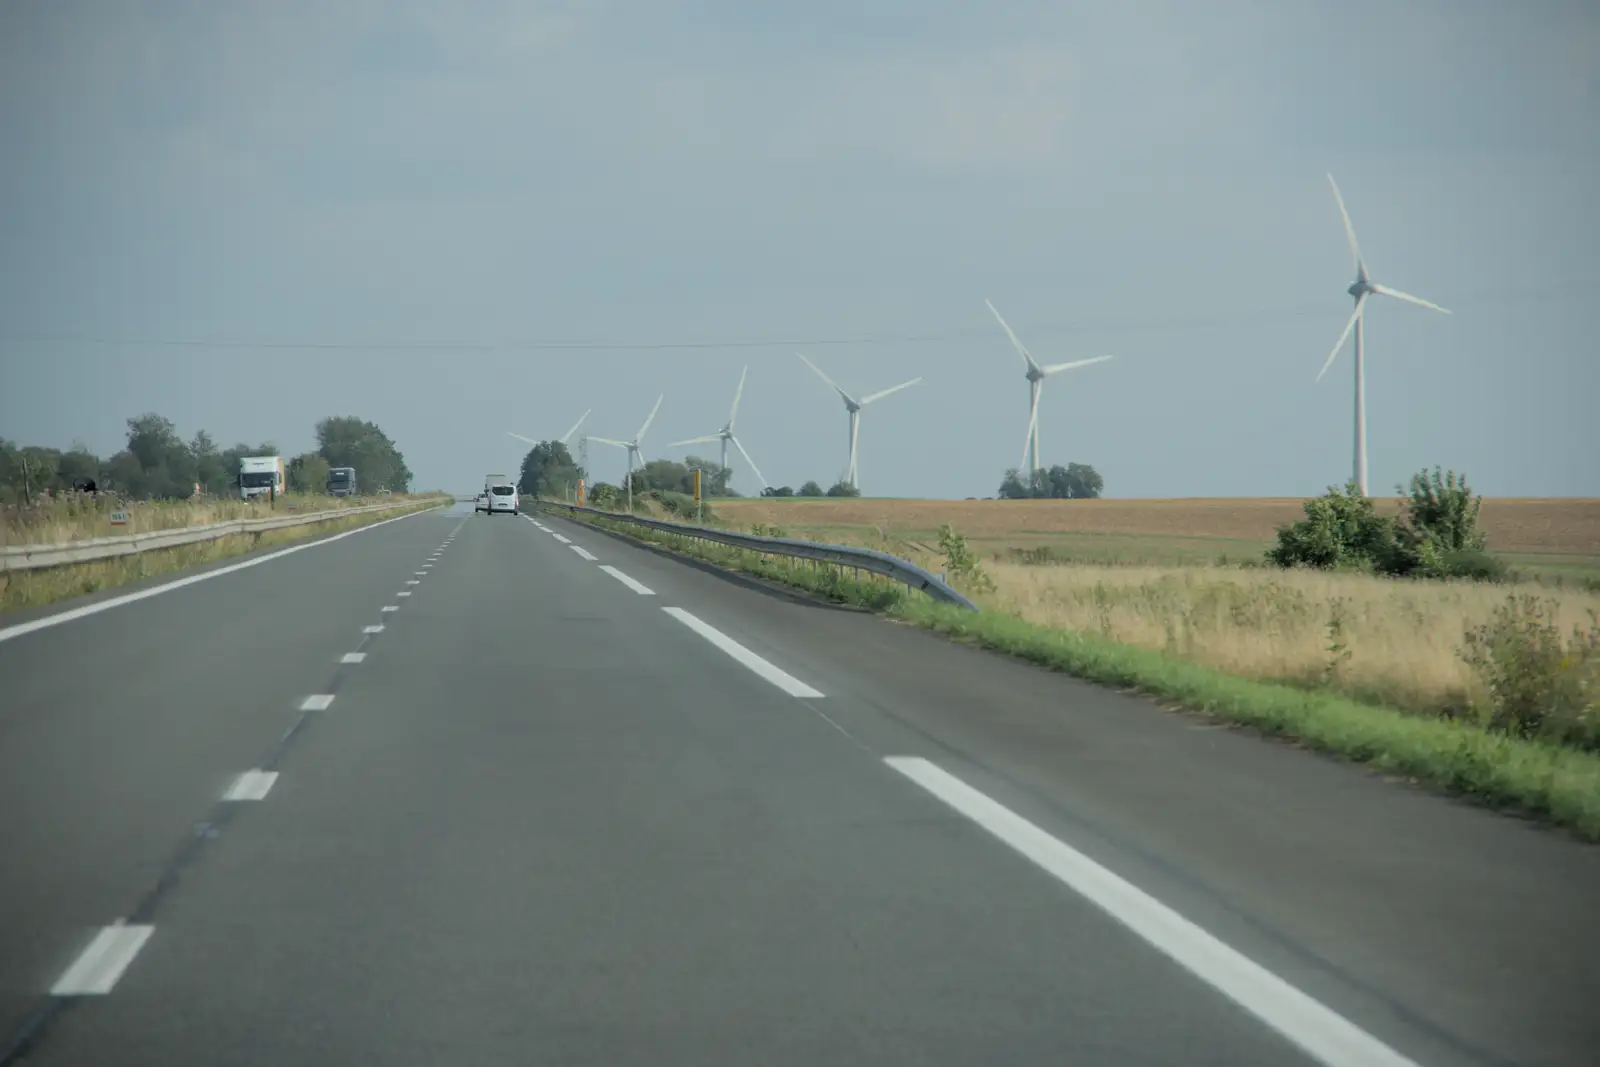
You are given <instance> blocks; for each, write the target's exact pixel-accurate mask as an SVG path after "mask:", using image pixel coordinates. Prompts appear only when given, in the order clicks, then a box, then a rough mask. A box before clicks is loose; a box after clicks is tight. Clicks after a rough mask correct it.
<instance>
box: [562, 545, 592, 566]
mask: <svg viewBox="0 0 1600 1067" xmlns="http://www.w3.org/2000/svg"><path fill="white" fill-rule="evenodd" d="M568 547H569V548H571V549H572V551H574V552H576V553H577V554H578V555H580V556H582V557H583V558H584V559H586V560H588V561H589V562H590V563H593V562H594V561H595V560H597V559H599V558H600V557H599V556H596V555H595V554H594V553H593V552H590V551H589V550H588V549H587V548H584V547H583V546H582V545H569V546H568Z"/></svg>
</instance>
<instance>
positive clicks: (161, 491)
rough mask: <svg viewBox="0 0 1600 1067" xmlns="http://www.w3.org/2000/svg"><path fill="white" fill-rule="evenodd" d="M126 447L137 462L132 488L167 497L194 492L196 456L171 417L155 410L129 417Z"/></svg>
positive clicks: (182, 495) (136, 490)
mask: <svg viewBox="0 0 1600 1067" xmlns="http://www.w3.org/2000/svg"><path fill="white" fill-rule="evenodd" d="M127 451H128V454H129V455H131V456H132V457H133V459H134V461H135V462H137V463H138V465H139V474H138V476H137V478H134V479H132V480H133V481H134V482H136V483H137V484H138V486H139V488H137V489H132V491H133V492H135V493H138V494H139V495H141V496H152V497H167V498H182V497H187V496H189V495H191V494H192V493H193V492H194V482H195V459H194V456H193V454H192V453H191V452H190V451H189V446H188V445H186V444H184V442H183V438H181V437H179V436H178V431H177V427H175V426H174V425H173V424H172V420H171V419H168V418H166V417H165V416H162V415H157V414H156V413H154V412H147V413H145V414H143V415H139V416H136V417H135V418H131V419H129V420H128V449H127ZM130 473H131V472H130ZM130 488H131V487H130Z"/></svg>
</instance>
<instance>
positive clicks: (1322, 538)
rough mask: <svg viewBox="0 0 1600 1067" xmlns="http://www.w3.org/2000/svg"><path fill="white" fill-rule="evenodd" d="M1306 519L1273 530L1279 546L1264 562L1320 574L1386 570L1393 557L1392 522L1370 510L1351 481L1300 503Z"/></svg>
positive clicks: (1370, 505)
mask: <svg viewBox="0 0 1600 1067" xmlns="http://www.w3.org/2000/svg"><path fill="white" fill-rule="evenodd" d="M1305 513H1306V517H1305V518H1304V519H1303V520H1301V521H1300V522H1297V523H1293V524H1292V525H1289V526H1280V527H1278V544H1277V546H1276V547H1274V548H1272V549H1270V550H1268V552H1267V559H1268V560H1269V561H1270V562H1272V563H1276V564H1277V565H1278V566H1280V567H1317V568H1319V569H1322V570H1362V571H1374V570H1377V571H1381V570H1386V569H1387V567H1388V565H1389V563H1390V561H1391V560H1392V559H1393V558H1394V555H1395V528H1394V523H1393V522H1391V521H1390V520H1389V519H1386V518H1384V517H1383V516H1381V515H1379V514H1378V513H1377V512H1376V511H1374V510H1373V507H1372V501H1371V500H1368V499H1367V498H1366V497H1364V496H1362V495H1361V490H1360V489H1358V488H1357V487H1356V484H1355V482H1351V483H1349V484H1348V485H1346V486H1345V487H1344V488H1343V489H1339V488H1336V487H1329V489H1328V491H1327V492H1326V493H1325V494H1323V495H1322V496H1319V497H1317V498H1316V499H1314V500H1308V501H1306V502H1305Z"/></svg>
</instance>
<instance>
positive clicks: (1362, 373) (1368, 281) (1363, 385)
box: [1317, 174, 1450, 496]
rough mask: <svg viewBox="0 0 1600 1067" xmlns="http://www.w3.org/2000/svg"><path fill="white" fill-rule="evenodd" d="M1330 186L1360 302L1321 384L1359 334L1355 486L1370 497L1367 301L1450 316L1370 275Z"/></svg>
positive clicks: (1341, 204) (1330, 180) (1352, 291)
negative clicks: (1390, 301)
mask: <svg viewBox="0 0 1600 1067" xmlns="http://www.w3.org/2000/svg"><path fill="white" fill-rule="evenodd" d="M1328 184H1329V185H1331V186H1333V199H1334V202H1335V203H1337V204H1338V205H1339V217H1340V218H1341V219H1343V220H1344V236H1345V239H1346V240H1348V241H1349V242H1350V255H1351V256H1352V257H1353V258H1354V259H1355V262H1356V280H1355V281H1354V282H1351V283H1350V288H1348V289H1346V290H1345V292H1347V293H1349V294H1350V295H1351V296H1353V297H1355V298H1356V307H1355V310H1354V311H1352V312H1351V313H1350V320H1349V321H1348V322H1346V323H1345V324H1344V332H1343V333H1341V334H1340V335H1339V340H1338V343H1336V344H1335V345H1334V346H1333V351H1332V352H1329V353H1328V361H1327V362H1326V363H1324V364H1323V365H1322V370H1320V371H1319V372H1317V381H1319V382H1320V381H1322V376H1323V375H1324V374H1327V373H1328V368H1329V367H1331V366H1333V361H1334V360H1335V359H1337V358H1338V356H1339V350H1340V349H1341V348H1343V347H1344V340H1345V338H1346V337H1349V336H1350V331H1351V330H1355V332H1356V445H1355V475H1354V477H1355V483H1356V487H1357V488H1358V489H1360V490H1361V495H1362V496H1366V495H1367V362H1366V345H1365V343H1364V340H1365V339H1364V336H1363V335H1364V334H1365V333H1366V325H1365V324H1366V310H1367V297H1369V296H1372V295H1374V294H1376V295H1378V296H1392V297H1394V298H1395V299H1396V300H1404V301H1405V302H1406V303H1408V304H1416V305H1417V306H1418V307H1425V308H1431V309H1432V310H1434V311H1438V312H1442V313H1443V314H1446V315H1448V314H1450V312H1449V310H1448V309H1446V308H1442V307H1440V306H1439V305H1438V304H1435V303H1432V302H1430V301H1427V300H1424V299H1422V298H1421V297H1420V296H1412V295H1411V294H1410V293H1402V292H1401V291H1400V290H1398V289H1391V288H1389V287H1388V286H1387V285H1379V284H1378V283H1377V282H1375V281H1373V280H1372V277H1371V276H1370V275H1369V274H1368V273H1367V264H1366V261H1365V260H1363V259H1362V258H1361V246H1360V245H1358V244H1356V228H1355V227H1354V226H1352V225H1350V212H1348V211H1346V210H1345V209H1344V197H1342V196H1340V195H1339V183H1338V182H1336V181H1334V180H1333V175H1332V174H1330V175H1328Z"/></svg>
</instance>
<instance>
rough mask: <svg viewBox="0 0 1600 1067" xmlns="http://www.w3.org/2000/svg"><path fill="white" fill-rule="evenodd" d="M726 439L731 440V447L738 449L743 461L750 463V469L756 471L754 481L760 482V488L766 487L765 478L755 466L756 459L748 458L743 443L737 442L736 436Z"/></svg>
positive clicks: (748, 455)
mask: <svg viewBox="0 0 1600 1067" xmlns="http://www.w3.org/2000/svg"><path fill="white" fill-rule="evenodd" d="M728 440H730V441H732V442H733V447H734V448H737V449H738V450H739V455H741V456H743V457H744V461H745V462H746V463H748V464H750V469H751V470H753V471H755V472H756V481H758V482H760V483H761V488H763V489H765V488H766V487H767V480H766V479H765V478H764V477H762V476H761V468H760V467H757V466H756V461H755V460H753V459H751V458H750V453H748V452H746V451H745V450H744V445H741V444H740V443H739V439H738V438H737V437H729V438H728Z"/></svg>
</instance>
